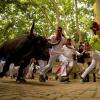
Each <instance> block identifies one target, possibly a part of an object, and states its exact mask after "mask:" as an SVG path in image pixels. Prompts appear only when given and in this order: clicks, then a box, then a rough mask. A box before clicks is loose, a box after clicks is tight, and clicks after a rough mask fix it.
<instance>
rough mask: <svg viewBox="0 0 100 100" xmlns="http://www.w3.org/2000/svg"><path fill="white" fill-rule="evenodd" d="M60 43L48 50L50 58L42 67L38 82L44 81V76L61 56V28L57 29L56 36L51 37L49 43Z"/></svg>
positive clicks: (62, 41)
mask: <svg viewBox="0 0 100 100" xmlns="http://www.w3.org/2000/svg"><path fill="white" fill-rule="evenodd" d="M57 41H60V42H59V44H58V45H55V46H53V47H52V49H51V50H50V58H49V61H48V64H47V65H46V66H45V67H43V69H42V71H41V75H40V81H45V75H46V73H47V72H48V71H49V70H50V69H51V68H52V65H53V64H54V62H55V61H56V59H57V58H58V57H59V55H60V54H61V48H62V46H63V43H64V40H63V39H62V28H61V27H58V29H57V34H56V35H54V36H52V37H51V42H57Z"/></svg>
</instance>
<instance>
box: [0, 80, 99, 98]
mask: <svg viewBox="0 0 100 100" xmlns="http://www.w3.org/2000/svg"><path fill="white" fill-rule="evenodd" d="M0 100H100V79H97V82H92V81H91V82H88V83H84V84H80V82H79V79H71V82H70V83H60V82H59V81H55V80H52V79H50V80H48V81H47V82H46V83H41V82H39V81H38V79H35V80H28V82H27V83H26V84H17V83H16V82H15V79H10V78H3V79H0Z"/></svg>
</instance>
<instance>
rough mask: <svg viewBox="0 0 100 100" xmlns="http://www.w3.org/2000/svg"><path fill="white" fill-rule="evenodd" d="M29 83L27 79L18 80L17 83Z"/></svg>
mask: <svg viewBox="0 0 100 100" xmlns="http://www.w3.org/2000/svg"><path fill="white" fill-rule="evenodd" d="M26 82H27V81H26V80H25V79H16V83H18V84H20V83H26Z"/></svg>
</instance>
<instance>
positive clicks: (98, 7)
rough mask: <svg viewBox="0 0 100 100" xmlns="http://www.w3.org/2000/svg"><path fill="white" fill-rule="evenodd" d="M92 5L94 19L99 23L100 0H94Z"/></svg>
mask: <svg viewBox="0 0 100 100" xmlns="http://www.w3.org/2000/svg"><path fill="white" fill-rule="evenodd" d="M94 6H95V7H94V13H95V16H96V17H95V21H96V22H97V23H98V24H100V0H95V4H94Z"/></svg>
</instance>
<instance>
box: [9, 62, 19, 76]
mask: <svg viewBox="0 0 100 100" xmlns="http://www.w3.org/2000/svg"><path fill="white" fill-rule="evenodd" d="M18 70H19V66H14V64H13V63H12V64H10V68H9V76H10V77H13V76H14V75H15V76H16V75H18Z"/></svg>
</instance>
